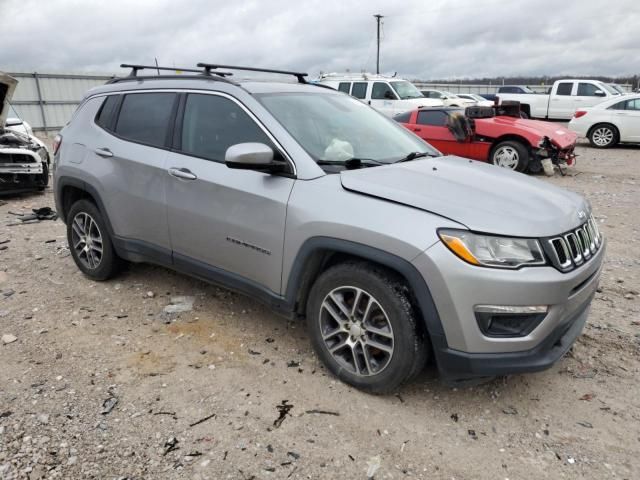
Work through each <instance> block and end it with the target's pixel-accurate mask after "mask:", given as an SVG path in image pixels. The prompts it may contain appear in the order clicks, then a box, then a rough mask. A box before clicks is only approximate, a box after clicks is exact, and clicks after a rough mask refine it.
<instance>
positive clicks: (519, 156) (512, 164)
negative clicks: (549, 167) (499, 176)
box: [489, 140, 529, 172]
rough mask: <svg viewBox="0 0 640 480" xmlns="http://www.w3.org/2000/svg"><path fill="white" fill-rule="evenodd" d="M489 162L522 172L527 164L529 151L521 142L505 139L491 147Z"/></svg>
mask: <svg viewBox="0 0 640 480" xmlns="http://www.w3.org/2000/svg"><path fill="white" fill-rule="evenodd" d="M489 162H490V163H492V164H493V165H496V166H498V167H502V168H507V169H509V170H513V171H515V172H524V171H526V170H527V167H528V165H529V151H528V149H527V147H525V146H524V145H523V144H522V143H520V142H517V141H514V140H507V141H505V142H500V143H498V144H497V145H496V146H495V147H493V149H491V154H490V155H489Z"/></svg>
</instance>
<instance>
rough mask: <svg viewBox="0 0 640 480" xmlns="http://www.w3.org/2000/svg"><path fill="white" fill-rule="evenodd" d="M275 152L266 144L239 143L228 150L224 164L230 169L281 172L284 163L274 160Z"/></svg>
mask: <svg viewBox="0 0 640 480" xmlns="http://www.w3.org/2000/svg"><path fill="white" fill-rule="evenodd" d="M273 156H274V154H273V150H272V149H271V147H269V146H268V145H265V144H264V143H237V144H236V145H232V146H230V147H229V148H227V151H226V153H225V155H224V162H225V164H226V165H227V167H229V168H236V169H239V170H257V171H260V172H280V171H283V170H284V167H285V165H286V164H285V163H284V162H275V161H274V160H273Z"/></svg>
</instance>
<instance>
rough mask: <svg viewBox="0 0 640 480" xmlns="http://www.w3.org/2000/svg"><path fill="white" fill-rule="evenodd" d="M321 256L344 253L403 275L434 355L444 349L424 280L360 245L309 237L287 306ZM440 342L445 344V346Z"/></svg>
mask: <svg viewBox="0 0 640 480" xmlns="http://www.w3.org/2000/svg"><path fill="white" fill-rule="evenodd" d="M322 252H331V253H345V254H349V255H353V256H356V257H360V258H362V259H364V260H370V261H372V262H375V263H378V264H380V265H383V266H385V267H387V268H389V269H391V270H394V271H396V272H398V273H399V274H400V275H402V276H403V277H404V278H405V279H406V280H407V282H408V283H409V286H410V287H411V290H412V291H413V294H414V296H415V298H416V300H417V302H418V306H419V307H420V311H421V313H422V319H423V322H424V326H425V327H426V330H427V332H428V333H429V336H430V337H431V341H432V343H433V346H434V350H436V351H437V350H438V349H439V347H441V346H445V347H446V338H445V335H444V329H443V328H442V323H441V321H440V316H439V315H438V310H437V309H436V306H435V303H434V301H433V297H432V296H431V292H430V290H429V287H428V285H427V283H426V282H425V279H424V278H423V277H422V275H421V274H420V272H418V270H417V269H416V267H414V266H413V265H412V264H411V262H409V261H407V260H405V259H403V258H401V257H398V256H397V255H394V254H392V253H389V252H386V251H384V250H379V249H377V248H374V247H370V246H368V245H363V244H361V243H356V242H351V241H349V240H341V239H338V238H332V237H312V238H309V239H307V240H306V241H305V242H304V243H303V244H302V247H300V250H299V251H298V254H297V255H296V258H295V260H294V262H293V265H292V267H291V271H290V272H289V276H288V278H289V280H288V282H287V289H286V295H285V298H286V303H287V304H289V305H293V306H294V308H295V303H296V298H297V296H298V292H299V291H300V289H301V288H303V287H304V281H305V273H306V270H307V267H308V265H309V264H310V261H312V259H313V258H314V256H316V257H317V254H321V253H322ZM283 274H284V272H283ZM442 342H444V345H443V344H442Z"/></svg>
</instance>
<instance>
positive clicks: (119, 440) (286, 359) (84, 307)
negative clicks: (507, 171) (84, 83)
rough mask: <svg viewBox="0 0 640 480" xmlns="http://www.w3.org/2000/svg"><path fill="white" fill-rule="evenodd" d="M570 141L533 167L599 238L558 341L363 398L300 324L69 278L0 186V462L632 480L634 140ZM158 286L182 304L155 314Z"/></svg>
mask: <svg viewBox="0 0 640 480" xmlns="http://www.w3.org/2000/svg"><path fill="white" fill-rule="evenodd" d="M578 153H579V154H580V155H581V156H580V158H579V161H578V166H577V168H576V169H575V171H574V172H573V174H572V175H571V176H566V177H560V176H556V177H554V178H552V179H544V180H543V181H551V182H553V183H555V184H557V185H562V186H564V187H566V188H569V189H572V190H575V191H577V192H580V193H584V194H586V195H587V196H588V197H589V198H590V200H591V202H592V204H593V207H594V210H595V215H596V217H597V219H598V220H599V222H600V227H601V230H602V231H603V232H604V233H605V235H606V236H607V238H608V240H609V246H608V253H607V263H606V267H605V271H604V276H603V278H602V281H601V289H600V291H599V293H598V294H597V295H596V298H595V300H594V303H593V308H592V313H591V316H590V321H589V323H588V325H587V327H586V329H585V331H584V334H583V335H582V337H580V338H579V340H578V341H577V343H576V345H575V347H574V348H573V350H572V351H571V352H570V353H569V354H568V355H567V356H566V357H565V358H564V359H563V360H562V361H560V362H559V363H558V364H557V365H556V366H555V367H553V368H552V369H551V370H548V371H546V372H544V373H539V374H532V375H519V376H513V377H508V378H500V379H496V380H494V381H492V382H491V383H488V384H485V385H482V386H479V387H473V388H464V389H451V388H448V387H446V386H444V385H442V384H441V383H440V381H439V380H438V378H437V375H436V374H435V371H434V368H433V367H431V368H429V369H428V370H427V371H425V373H424V374H423V375H422V377H421V378H419V380H418V381H417V382H415V383H413V384H411V385H409V386H407V387H405V388H404V389H402V390H401V391H399V392H398V394H397V395H391V396H383V397H376V396H370V395H365V394H363V393H360V392H359V391H357V390H354V389H352V388H349V387H348V386H346V385H344V384H341V383H339V382H337V381H336V380H335V379H334V378H332V377H331V376H330V375H329V374H327V373H326V371H325V370H324V369H323V368H322V366H321V365H320V364H319V362H318V360H317V359H316V358H315V356H314V355H313V353H312V351H311V348H310V346H309V342H308V339H307V336H306V333H305V329H304V326H303V325H302V324H297V323H293V322H287V321H286V320H284V319H282V318H280V317H278V316H276V315H275V314H273V313H271V312H270V311H269V310H267V309H266V308H265V307H263V306H261V305H260V304H258V303H256V302H254V301H252V300H251V299H249V298H246V297H244V296H241V295H237V294H234V293H230V292H228V291H226V290H224V289H220V288H216V287H214V286H210V285H207V284H204V283H201V282H199V281H196V280H193V279H191V278H188V277H185V276H181V275H178V274H176V273H172V272H170V271H168V270H165V269H162V268H158V267H153V266H148V265H133V266H130V267H129V268H128V270H127V271H125V272H124V273H123V274H122V275H121V276H120V277H118V278H117V279H115V280H113V281H109V282H106V283H94V282H91V281H89V280H87V279H85V278H84V277H83V276H82V275H81V274H80V272H79V271H78V269H77V268H76V267H75V265H74V264H73V261H72V260H71V258H70V256H69V251H68V249H67V247H66V237H65V226H64V225H63V224H62V222H60V221H56V222H51V221H44V222H41V223H37V224H31V225H19V226H7V224H9V223H12V222H15V221H16V217H15V216H14V215H12V214H11V213H10V212H14V213H19V212H28V210H29V209H30V208H35V207H40V206H45V205H49V206H53V197H52V195H51V192H47V193H46V194H45V195H38V194H34V195H26V196H22V197H19V198H13V199H8V203H7V204H5V205H2V206H0V242H2V241H4V240H9V242H8V243H4V244H0V248H3V247H6V249H4V250H0V336H1V335H6V337H5V340H13V339H12V338H11V337H10V335H13V336H15V337H16V340H15V341H13V342H11V343H6V344H3V342H2V341H0V478H3V479H13V478H30V479H36V478H64V479H75V478H99V479H142V478H148V479H164V478H188V479H205V478H209V479H217V478H231V479H236V478H237V479H265V478H274V479H275V478H278V479H281V478H291V479H297V478H331V479H332V478H363V479H364V478H366V477H367V470H368V468H369V464H370V463H374V464H375V463H377V462H378V461H379V463H380V469H379V470H378V472H377V474H376V476H375V477H376V478H378V479H382V478H395V479H398V478H405V477H416V478H428V479H440V478H443V479H452V478H454V479H505V478H509V479H512V480H513V479H524V478H552V479H558V478H567V479H571V478H589V479H603V478H619V479H637V478H640V459H639V457H638V452H640V387H639V386H638V380H639V379H640V375H639V368H640V355H639V354H640V314H639V312H640V296H639V291H640V243H639V241H638V239H639V238H640V222H639V219H640V215H638V213H637V209H638V205H639V204H640V188H639V186H640V149H639V148H631V147H629V148H618V149H613V150H608V151H595V150H593V149H590V148H589V147H587V146H585V145H582V146H581V147H580V148H579V152H578ZM5 200H6V199H5ZM531 208H535V205H532V206H531ZM634 212H635V213H634ZM177 296H193V297H195V303H194V305H193V309H192V310H191V311H188V312H185V313H181V314H167V313H164V312H163V309H164V308H165V307H166V306H167V305H169V304H170V303H171V302H172V298H173V299H174V301H175V297H177ZM283 402H286V404H287V405H290V406H291V409H290V411H289V412H288V414H287V415H286V416H285V417H284V420H282V422H281V424H280V425H279V426H278V423H277V422H276V424H275V425H274V422H275V421H276V419H278V417H279V410H278V406H279V405H282V404H283ZM281 410H283V409H282V408H281ZM314 411H316V412H318V411H319V412H320V413H314Z"/></svg>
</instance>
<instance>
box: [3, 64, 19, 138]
mask: <svg viewBox="0 0 640 480" xmlns="http://www.w3.org/2000/svg"><path fill="white" fill-rule="evenodd" d="M17 84H18V81H17V80H16V79H15V78H13V77H10V76H9V75H7V74H6V73H2V72H0V128H4V125H5V122H6V121H7V115H8V114H9V102H10V101H11V97H13V91H14V90H15V89H16V85H17Z"/></svg>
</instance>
